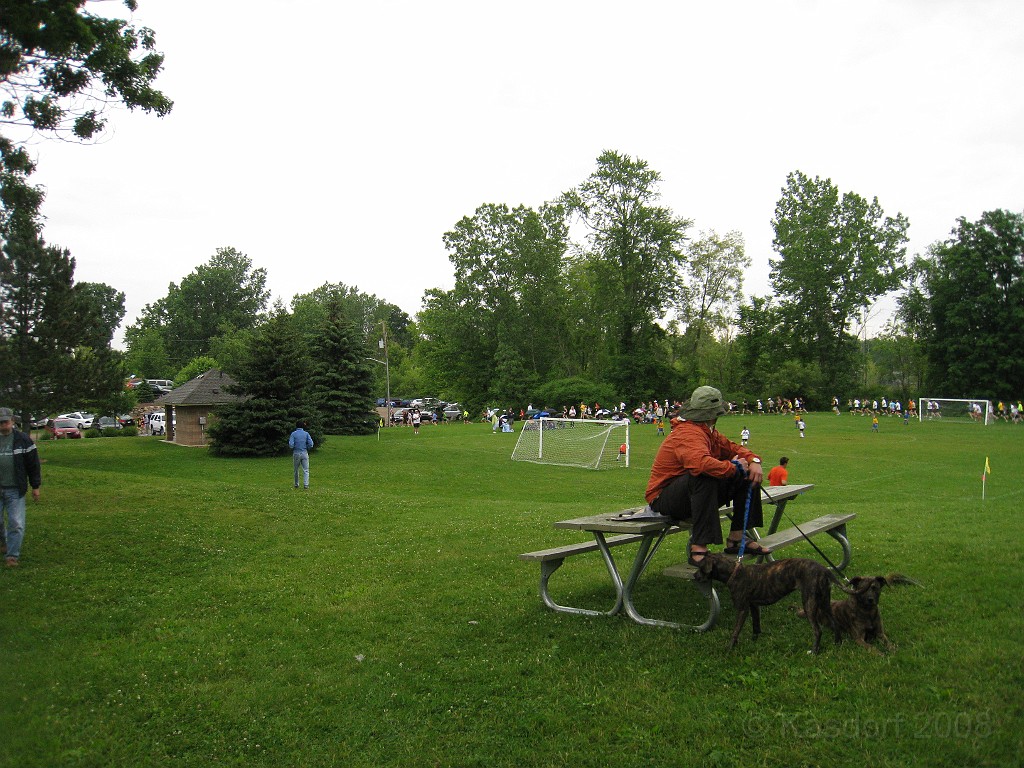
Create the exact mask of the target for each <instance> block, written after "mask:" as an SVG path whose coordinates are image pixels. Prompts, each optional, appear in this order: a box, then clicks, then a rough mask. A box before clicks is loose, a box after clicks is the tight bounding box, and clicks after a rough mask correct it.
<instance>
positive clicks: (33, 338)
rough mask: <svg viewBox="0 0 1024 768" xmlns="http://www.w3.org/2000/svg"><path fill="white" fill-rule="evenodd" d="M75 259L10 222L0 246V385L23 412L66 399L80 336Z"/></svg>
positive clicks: (29, 229)
mask: <svg viewBox="0 0 1024 768" xmlns="http://www.w3.org/2000/svg"><path fill="white" fill-rule="evenodd" d="M74 271H75V262H74V259H72V258H71V257H70V255H69V254H68V252H67V251H65V250H62V249H60V248H56V247H54V246H48V245H46V244H45V243H44V242H43V240H42V238H41V237H39V235H38V233H37V231H36V230H35V229H34V227H31V226H14V227H11V228H10V229H9V230H8V231H7V232H6V233H4V236H3V237H2V249H0V308H2V312H0V352H2V353H3V357H4V360H5V363H4V365H3V366H0V391H2V392H6V393H10V394H9V395H8V398H9V400H10V402H11V404H12V405H13V406H14V407H15V408H17V409H18V410H19V411H20V412H21V413H22V415H23V416H24V415H25V414H27V413H28V412H29V411H31V412H33V413H44V412H45V411H46V410H48V408H49V407H52V406H53V405H55V404H60V403H64V402H69V401H70V399H71V396H72V395H73V393H72V392H69V387H70V386H71V385H72V384H73V382H74V377H73V375H72V371H71V366H72V364H73V357H72V351H73V349H74V347H75V344H76V341H77V339H78V337H79V331H80V328H79V324H78V323H77V321H76V313H75V300H74V289H73V279H72V278H73V275H74Z"/></svg>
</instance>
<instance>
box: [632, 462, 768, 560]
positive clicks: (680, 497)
mask: <svg viewBox="0 0 1024 768" xmlns="http://www.w3.org/2000/svg"><path fill="white" fill-rule="evenodd" d="M749 490H750V483H749V482H748V481H747V479H746V478H741V477H731V478H728V479H724V480H722V479H719V478H717V477H710V476H708V475H697V476H696V477H695V476H693V475H680V476H679V477H677V478H675V479H674V480H673V481H672V482H670V483H669V484H668V485H666V486H665V487H664V488H663V489H662V491H661V495H660V496H658V498H656V499H655V500H654V501H653V502H651V508H652V509H653V510H654V511H655V512H657V513H658V514H659V515H665V516H667V517H671V518H674V519H676V520H682V521H685V522H688V523H690V525H691V530H690V542H691V543H692V544H696V545H698V546H707V545H708V544H721V543H722V524H721V522H720V521H719V516H718V508H719V507H721V506H723V505H725V504H728V503H730V502H731V503H732V509H733V513H732V525H731V526H730V527H729V530H730V531H742V530H743V516H744V514H745V510H746V506H747V494H748V491H749ZM762 525H764V519H763V518H762V517H761V489H760V488H759V487H755V488H754V489H753V493H751V494H750V515H749V518H748V521H747V528H760V527H761V526H762Z"/></svg>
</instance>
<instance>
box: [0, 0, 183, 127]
mask: <svg viewBox="0 0 1024 768" xmlns="http://www.w3.org/2000/svg"><path fill="white" fill-rule="evenodd" d="M86 5H87V0H47V2H40V1H39V0H4V4H3V12H2V13H0V90H2V91H3V92H4V94H5V95H6V97H7V98H6V100H5V101H4V102H3V103H2V104H0V119H2V121H3V122H5V123H7V124H12V125H22V126H28V127H30V128H32V129H33V130H36V131H43V132H52V133H56V134H57V135H58V136H66V137H68V138H73V139H79V140H80V139H91V138H93V137H94V136H96V135H97V134H98V133H99V132H101V131H102V130H103V127H104V125H105V123H106V118H105V116H104V111H105V110H106V109H107V108H108V107H109V105H111V104H114V103H120V104H122V105H124V106H126V107H128V109H141V110H143V111H144V112H155V113H156V114H157V115H159V116H161V117H162V116H164V115H166V114H168V113H169V112H170V111H171V107H172V106H173V102H171V100H170V99H168V98H167V97H166V96H165V95H164V94H163V93H161V92H160V91H158V90H156V89H155V88H154V87H153V81H154V80H155V79H156V77H157V75H158V74H159V73H160V70H161V69H162V68H163V63H164V57H163V55H162V54H160V53H158V52H157V51H156V50H155V48H156V37H155V35H154V33H153V31H152V30H151V29H147V28H145V27H142V28H139V29H136V28H135V27H134V26H132V25H131V24H130V23H128V22H127V21H125V20H123V19H108V18H104V17H102V16H98V15H96V14H93V13H90V12H89V11H87V10H85V6H86ZM124 5H125V7H126V8H128V10H130V11H134V10H135V9H136V7H137V4H136V2H135V0H125V2H124Z"/></svg>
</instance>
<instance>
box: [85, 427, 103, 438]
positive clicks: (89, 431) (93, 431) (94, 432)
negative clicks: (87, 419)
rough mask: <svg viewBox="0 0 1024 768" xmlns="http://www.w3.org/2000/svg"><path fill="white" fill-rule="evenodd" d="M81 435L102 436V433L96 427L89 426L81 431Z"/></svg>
mask: <svg viewBox="0 0 1024 768" xmlns="http://www.w3.org/2000/svg"><path fill="white" fill-rule="evenodd" d="M82 437H103V433H102V432H101V431H100V430H99V429H97V428H96V427H91V428H89V429H87V430H85V431H84V432H83V433H82Z"/></svg>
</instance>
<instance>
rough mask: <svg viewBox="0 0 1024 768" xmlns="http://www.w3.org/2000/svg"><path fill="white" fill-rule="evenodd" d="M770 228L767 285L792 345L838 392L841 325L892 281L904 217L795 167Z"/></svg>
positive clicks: (847, 354)
mask: <svg viewBox="0 0 1024 768" xmlns="http://www.w3.org/2000/svg"><path fill="white" fill-rule="evenodd" d="M772 226H773V227H774V228H775V239H774V240H773V245H774V247H775V250H776V252H777V253H778V254H779V256H778V258H772V259H770V260H769V263H770V265H771V283H772V287H773V289H774V291H775V294H776V297H777V299H778V307H779V310H780V311H781V312H782V313H783V315H784V317H785V319H786V331H787V332H788V333H789V334H790V337H791V343H792V348H793V351H794V353H795V354H796V355H797V356H798V357H799V358H800V359H801V360H803V361H805V362H815V363H817V365H818V367H819V368H820V370H821V374H822V376H823V378H824V380H825V381H828V382H830V386H831V387H833V388H836V389H839V390H844V389H846V388H847V385H849V384H852V382H853V381H854V380H855V371H856V356H855V355H856V343H855V341H854V340H853V339H852V337H850V335H849V333H848V330H847V329H848V327H849V325H850V323H851V321H853V320H854V319H855V318H856V316H857V313H858V312H859V310H860V309H861V308H862V307H864V306H866V305H867V304H869V303H871V302H872V301H874V300H875V299H876V298H878V297H879V296H881V295H882V294H884V293H887V292H888V291H891V290H895V289H896V288H897V287H899V285H900V282H901V280H902V279H903V276H904V274H905V271H906V266H905V264H904V255H905V252H906V248H905V244H906V241H907V234H906V233H907V227H908V226H909V223H908V221H907V219H906V218H905V217H904V216H903V215H902V214H896V215H895V216H886V215H885V213H884V211H883V210H882V207H881V205H880V204H879V202H878V199H877V198H874V199H872V200H871V201H870V202H869V201H867V200H866V199H864V198H862V197H861V196H860V195H857V194H856V193H853V192H846V193H843V194H842V195H840V193H839V190H838V188H837V187H836V186H835V185H834V184H833V183H832V181H831V180H830V179H821V178H818V177H815V178H813V179H811V178H809V177H807V176H805V175H804V174H803V173H801V172H800V171H794V172H793V173H791V174H789V176H788V177H787V178H786V186H785V187H784V188H783V190H782V197H781V198H780V199H779V201H778V203H777V204H776V207H775V217H774V219H773V220H772ZM851 342H852V343H851ZM804 394H805V395H810V394H811V393H804Z"/></svg>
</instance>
